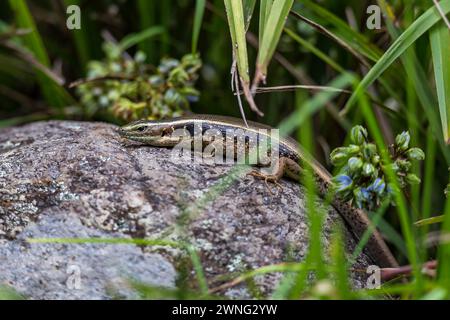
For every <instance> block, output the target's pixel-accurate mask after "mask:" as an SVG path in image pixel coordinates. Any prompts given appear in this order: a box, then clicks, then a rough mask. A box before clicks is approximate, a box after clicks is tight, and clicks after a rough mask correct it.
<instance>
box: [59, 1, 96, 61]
mask: <svg viewBox="0 0 450 320" xmlns="http://www.w3.org/2000/svg"><path fill="white" fill-rule="evenodd" d="M80 3H81V1H80V0H64V4H65V5H66V7H69V6H71V5H77V6H80ZM81 19H82V21H81V29H80V30H70V33H71V35H73V38H74V40H75V46H76V48H77V51H78V57H79V59H80V62H81V65H82V66H84V67H85V66H86V65H87V64H88V62H89V60H90V59H91V57H92V55H91V50H90V43H89V37H88V35H87V32H88V30H89V29H87V27H86V24H85V21H83V20H85V19H83V15H81Z"/></svg>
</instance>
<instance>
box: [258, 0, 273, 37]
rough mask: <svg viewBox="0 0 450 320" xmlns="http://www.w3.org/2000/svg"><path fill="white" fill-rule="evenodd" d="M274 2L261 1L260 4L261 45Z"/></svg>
mask: <svg viewBox="0 0 450 320" xmlns="http://www.w3.org/2000/svg"><path fill="white" fill-rule="evenodd" d="M272 4H273V0H261V1H260V4H259V34H258V36H259V43H261V41H262V39H263V36H264V28H265V27H266V23H267V18H268V17H269V13H270V10H271V9H272Z"/></svg>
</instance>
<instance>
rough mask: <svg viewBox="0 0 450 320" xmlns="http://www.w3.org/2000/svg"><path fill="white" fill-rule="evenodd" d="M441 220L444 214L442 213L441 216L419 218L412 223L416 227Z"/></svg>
mask: <svg viewBox="0 0 450 320" xmlns="http://www.w3.org/2000/svg"><path fill="white" fill-rule="evenodd" d="M443 221H444V216H443V215H442V216H437V217H432V218H427V219H422V220H419V221H417V222H415V223H414V225H415V226H416V227H423V226H428V225H430V224H435V223H441V222H443Z"/></svg>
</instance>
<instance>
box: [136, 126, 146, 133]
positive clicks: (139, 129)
mask: <svg viewBox="0 0 450 320" xmlns="http://www.w3.org/2000/svg"><path fill="white" fill-rule="evenodd" d="M145 129H146V127H144V126H142V127H139V128H137V129H136V130H137V131H139V132H144V131H145Z"/></svg>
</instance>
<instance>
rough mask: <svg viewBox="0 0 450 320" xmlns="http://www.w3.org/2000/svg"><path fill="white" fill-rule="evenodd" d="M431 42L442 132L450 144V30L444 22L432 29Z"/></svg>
mask: <svg viewBox="0 0 450 320" xmlns="http://www.w3.org/2000/svg"><path fill="white" fill-rule="evenodd" d="M430 42H431V53H432V56H433V65H434V77H435V81H436V90H437V96H438V101H439V113H440V116H441V124H442V132H443V135H444V140H445V141H446V143H447V144H450V140H449V136H450V127H449V123H450V59H449V52H450V32H449V30H448V29H447V26H446V25H445V24H444V23H440V24H439V25H437V26H435V27H434V28H433V29H432V30H431V32H430Z"/></svg>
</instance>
